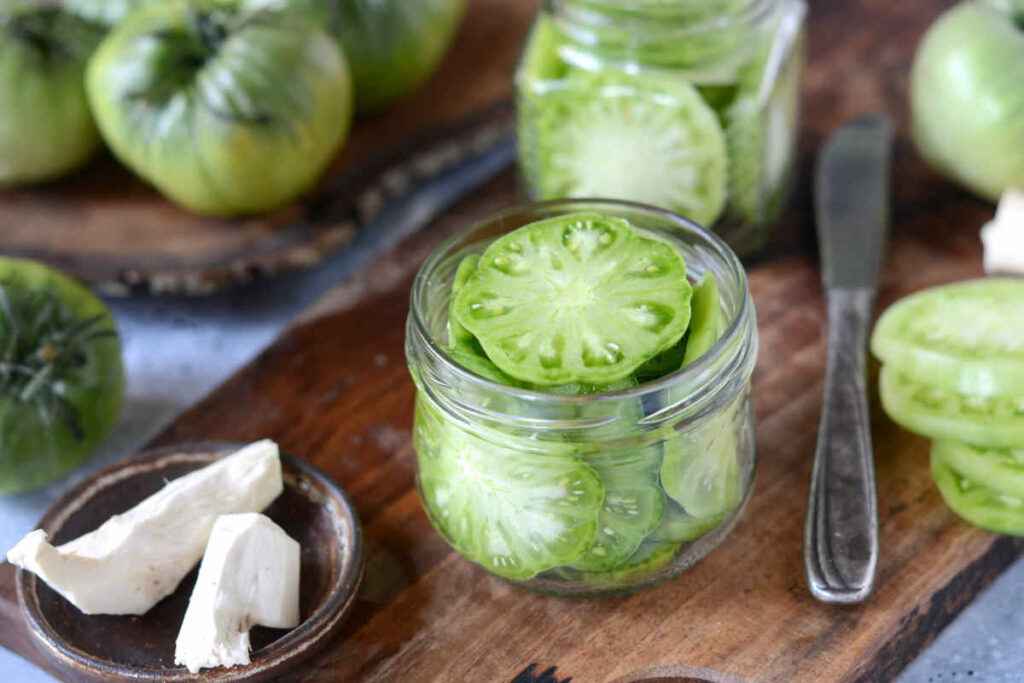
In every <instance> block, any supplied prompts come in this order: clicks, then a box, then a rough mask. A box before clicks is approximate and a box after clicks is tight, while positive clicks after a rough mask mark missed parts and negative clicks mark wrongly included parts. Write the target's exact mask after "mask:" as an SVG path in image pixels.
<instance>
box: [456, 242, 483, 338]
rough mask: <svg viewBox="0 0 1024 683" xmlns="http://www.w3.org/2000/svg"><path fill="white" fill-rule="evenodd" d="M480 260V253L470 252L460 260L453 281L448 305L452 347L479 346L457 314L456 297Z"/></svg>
mask: <svg viewBox="0 0 1024 683" xmlns="http://www.w3.org/2000/svg"><path fill="white" fill-rule="evenodd" d="M479 262H480V256H479V255H477V254H469V255H467V256H465V257H463V259H462V260H461V261H459V267H458V268H457V269H456V270H455V279H454V280H453V281H452V294H451V303H450V304H449V305H448V346H449V347H450V348H452V349H459V348H461V349H470V350H475V349H476V348H477V347H478V346H479V344H478V343H477V341H476V337H474V336H473V333H472V332H470V331H469V330H467V329H466V328H465V327H463V326H462V323H460V322H459V319H458V317H456V315H455V297H456V296H457V295H458V293H459V292H460V291H462V287H463V286H464V285H465V284H466V282H467V281H468V280H469V277H470V276H471V275H472V274H473V273H475V272H476V265H477V263H479Z"/></svg>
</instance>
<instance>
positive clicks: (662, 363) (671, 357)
mask: <svg viewBox="0 0 1024 683" xmlns="http://www.w3.org/2000/svg"><path fill="white" fill-rule="evenodd" d="M688 341H689V333H687V334H685V335H683V338H682V339H680V340H679V341H678V342H676V343H675V344H673V345H672V346H670V347H669V348H667V349H665V350H664V351H662V352H661V353H659V354H658V355H657V356H655V357H654V358H652V359H650V360H649V361H647V362H646V363H644V364H643V365H641V366H640V367H638V368H637V369H636V373H634V376H635V377H636V379H637V381H638V382H640V383H641V384H642V383H644V382H650V381H653V380H656V379H660V378H662V377H664V376H665V375H671V374H672V373H673V372H675V371H676V370H678V369H679V368H681V367H682V366H683V358H684V357H685V356H686V345H687V343H688Z"/></svg>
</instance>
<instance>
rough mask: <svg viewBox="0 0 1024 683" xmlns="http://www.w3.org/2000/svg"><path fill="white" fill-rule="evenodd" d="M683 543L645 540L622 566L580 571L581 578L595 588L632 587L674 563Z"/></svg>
mask: <svg viewBox="0 0 1024 683" xmlns="http://www.w3.org/2000/svg"><path fill="white" fill-rule="evenodd" d="M681 545H682V544H681V543H671V542H663V541H645V542H644V543H642V544H641V545H640V547H639V548H637V549H636V552H634V553H633V554H632V555H631V556H630V557H629V559H628V560H626V562H625V563H624V564H622V565H621V566H619V567H617V568H615V569H612V570H610V571H606V572H580V575H579V579H580V580H581V581H583V582H584V583H587V584H589V585H591V586H593V587H594V588H623V589H626V588H630V587H632V586H635V585H636V584H638V583H641V582H643V581H645V580H647V579H649V578H651V577H653V576H654V575H656V574H657V573H658V572H660V571H661V570H663V569H665V568H666V567H667V566H669V565H670V564H672V560H674V559H675V558H676V555H677V554H678V552H679V548H680V546H681Z"/></svg>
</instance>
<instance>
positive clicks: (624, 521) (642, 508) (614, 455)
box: [573, 447, 665, 572]
mask: <svg viewBox="0 0 1024 683" xmlns="http://www.w3.org/2000/svg"><path fill="white" fill-rule="evenodd" d="M659 450H660V449H659V448H657V447H647V448H633V449H624V450H607V451H601V452H599V453H597V454H594V455H591V456H589V457H587V459H586V461H587V464H589V465H590V466H591V467H593V468H594V470H595V471H596V472H597V474H598V476H599V477H600V478H601V483H602V484H604V489H605V495H604V505H603V506H602V508H601V513H600V514H599V515H598V518H597V536H596V537H595V538H594V543H593V545H591V546H590V547H589V548H587V551H586V552H585V553H583V556H582V557H581V558H580V559H579V560H578V561H576V562H575V563H573V567H574V568H576V569H580V570H583V571H595V572H603V571H609V570H611V569H614V568H616V567H619V566H620V565H622V564H623V563H624V562H626V561H627V560H628V559H629V558H630V557H631V556H632V555H633V553H634V552H636V549H637V548H639V547H640V544H641V543H642V542H643V540H644V538H646V537H647V535H648V534H650V533H651V532H652V531H654V529H656V528H657V527H658V524H659V523H660V522H661V517H662V513H663V511H664V509H665V495H664V494H663V493H662V491H661V487H660V486H659V484H658V466H659V465H660V464H661V454H660V452H659Z"/></svg>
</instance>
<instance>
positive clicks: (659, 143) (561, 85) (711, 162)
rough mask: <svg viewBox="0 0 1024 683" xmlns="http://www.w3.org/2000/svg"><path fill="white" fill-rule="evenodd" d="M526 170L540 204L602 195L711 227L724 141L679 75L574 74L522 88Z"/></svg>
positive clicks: (722, 187)
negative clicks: (644, 204) (524, 111)
mask: <svg viewBox="0 0 1024 683" xmlns="http://www.w3.org/2000/svg"><path fill="white" fill-rule="evenodd" d="M520 90H521V103H522V106H523V107H525V109H526V110H528V114H529V115H528V116H527V117H525V118H524V119H523V125H522V126H521V131H522V135H523V140H522V142H521V147H522V150H523V155H522V163H523V171H524V175H525V177H526V180H527V183H528V185H529V187H530V189H531V192H532V193H533V194H534V195H536V196H537V197H538V198H540V199H554V198H561V197H606V198H610V199H626V200H631V201H636V202H643V203H646V204H652V205H654V206H660V207H662V208H665V209H669V210H671V211H675V212H676V213H679V214H681V215H683V216H686V217H687V218H690V219H692V220H694V221H696V222H698V223H700V224H702V225H711V224H712V223H714V222H715V220H716V219H717V218H718V217H719V215H720V214H721V213H722V209H723V207H724V206H725V200H726V176H727V164H728V160H727V153H726V147H725V136H724V133H723V132H722V127H721V124H720V123H719V121H718V119H717V117H716V116H715V113H714V111H713V110H712V109H711V108H710V107H709V106H708V105H707V104H706V103H705V102H704V100H703V99H702V98H701V96H700V94H699V93H698V92H697V91H696V90H695V89H694V87H693V86H692V85H690V84H689V83H687V82H686V81H684V80H681V79H679V78H678V77H676V76H674V75H673V76H664V75H661V74H655V73H643V74H627V73H624V72H619V71H611V70H607V69H606V70H602V71H600V72H596V73H593V72H585V71H582V70H574V71H571V72H570V73H569V74H568V75H567V76H566V77H565V78H563V79H561V80H558V81H543V82H526V83H521V85H520Z"/></svg>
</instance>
